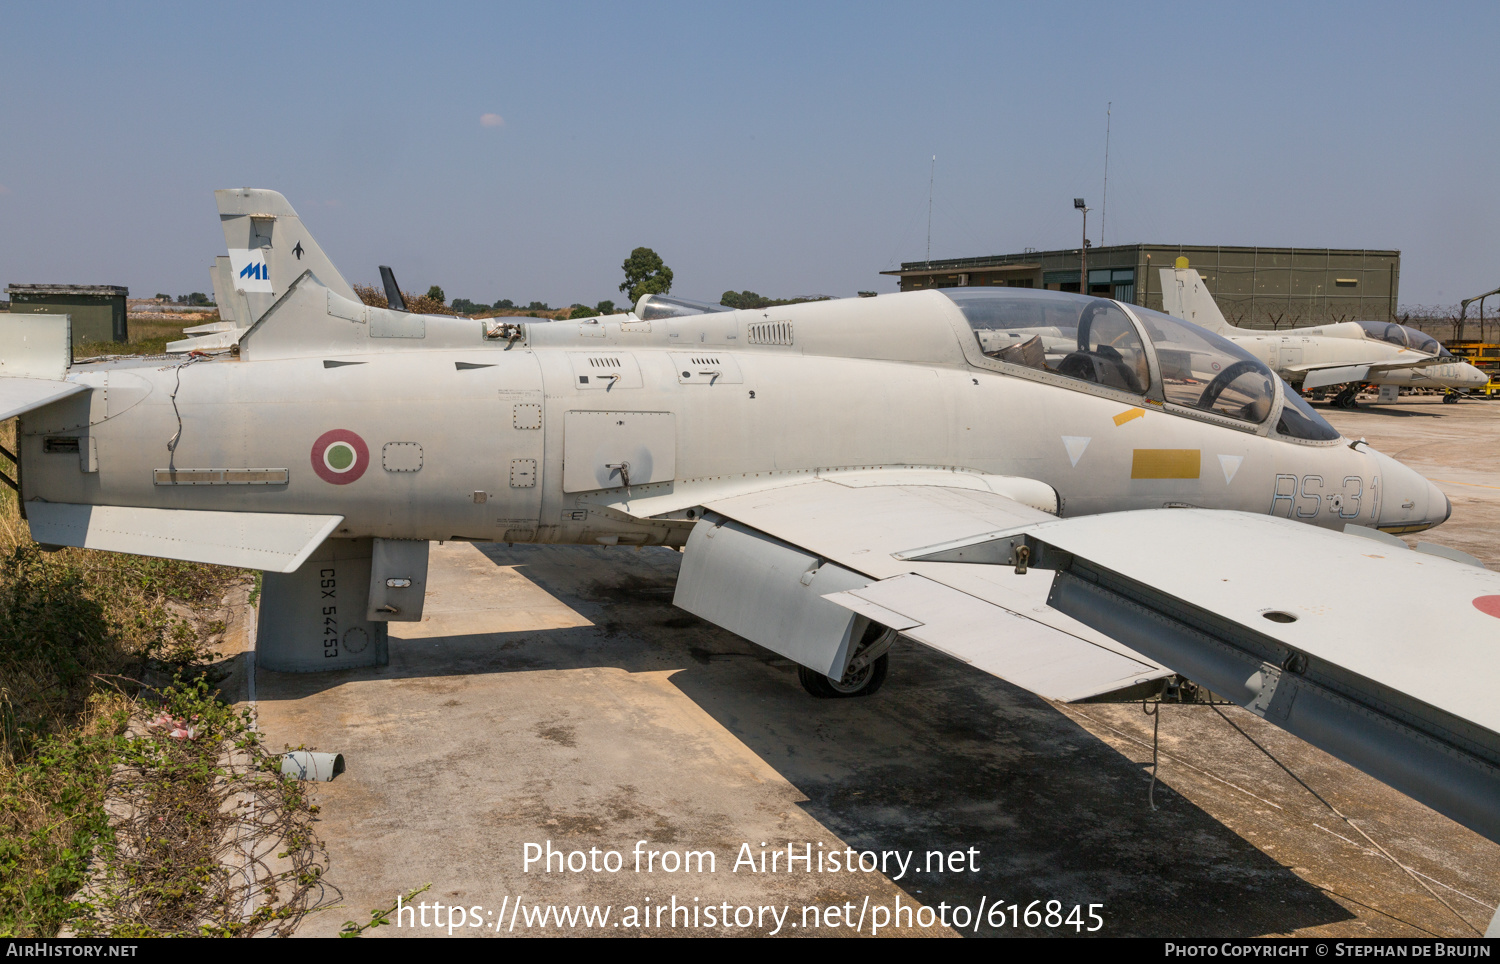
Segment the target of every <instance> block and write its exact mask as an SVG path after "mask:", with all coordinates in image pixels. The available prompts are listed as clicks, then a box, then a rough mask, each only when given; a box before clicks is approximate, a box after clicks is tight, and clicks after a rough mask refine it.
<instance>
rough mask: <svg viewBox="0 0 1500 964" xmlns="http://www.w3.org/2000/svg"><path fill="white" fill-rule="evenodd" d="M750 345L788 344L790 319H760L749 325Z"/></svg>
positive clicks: (789, 341) (789, 339)
mask: <svg viewBox="0 0 1500 964" xmlns="http://www.w3.org/2000/svg"><path fill="white" fill-rule="evenodd" d="M749 329H750V339H749V340H750V344H752V345H790V344H791V343H792V323H791V322H790V321H762V322H756V323H755V324H753V325H750V326H749Z"/></svg>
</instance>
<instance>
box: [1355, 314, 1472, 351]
mask: <svg viewBox="0 0 1500 964" xmlns="http://www.w3.org/2000/svg"><path fill="white" fill-rule="evenodd" d="M1355 324H1356V325H1359V327H1361V328H1363V329H1364V330H1365V337H1366V338H1373V339H1375V340H1376V341H1384V342H1389V343H1391V344H1392V345H1398V346H1400V347H1402V348H1410V349H1411V350H1412V351H1420V352H1426V353H1427V354H1429V355H1449V354H1452V353H1451V352H1449V351H1448V349H1446V348H1444V347H1443V346H1442V345H1441V344H1440V343H1439V342H1438V340H1437V339H1436V338H1434V337H1432V336H1431V335H1429V334H1427V333H1426V332H1425V331H1418V330H1417V329H1415V328H1408V327H1406V326H1405V325H1398V324H1396V323H1395V322H1394V321H1356V322H1355Z"/></svg>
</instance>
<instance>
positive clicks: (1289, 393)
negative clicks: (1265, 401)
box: [1276, 382, 1339, 442]
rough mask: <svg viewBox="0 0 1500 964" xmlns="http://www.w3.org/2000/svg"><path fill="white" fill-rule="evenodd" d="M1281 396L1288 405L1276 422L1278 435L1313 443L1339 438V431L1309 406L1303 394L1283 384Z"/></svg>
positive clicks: (1283, 407)
mask: <svg viewBox="0 0 1500 964" xmlns="http://www.w3.org/2000/svg"><path fill="white" fill-rule="evenodd" d="M1281 394H1282V396H1283V397H1284V398H1285V399H1286V404H1285V405H1283V406H1282V407H1281V418H1280V419H1278V420H1277V422H1276V431H1277V433H1278V434H1280V435H1285V436H1287V437H1288V438H1301V439H1307V440H1309V441H1312V442H1328V441H1332V440H1333V439H1336V438H1338V437H1339V433H1338V430H1337V429H1335V428H1334V427H1333V426H1332V425H1329V424H1328V422H1327V420H1326V419H1324V418H1323V416H1321V415H1319V414H1318V413H1317V412H1316V411H1314V410H1313V407H1312V406H1311V405H1309V404H1307V401H1306V400H1305V399H1304V398H1303V397H1302V393H1301V392H1299V391H1297V390H1296V389H1295V388H1293V387H1292V386H1290V385H1288V384H1287V383H1286V382H1282V383H1281Z"/></svg>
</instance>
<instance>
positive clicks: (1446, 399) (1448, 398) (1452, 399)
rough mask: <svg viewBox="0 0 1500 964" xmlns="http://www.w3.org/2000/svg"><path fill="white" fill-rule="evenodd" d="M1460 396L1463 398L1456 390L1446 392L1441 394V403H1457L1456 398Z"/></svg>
mask: <svg viewBox="0 0 1500 964" xmlns="http://www.w3.org/2000/svg"><path fill="white" fill-rule="evenodd" d="M1460 398H1463V396H1462V395H1460V394H1459V393H1458V392H1448V393H1447V394H1446V395H1444V396H1443V404H1444V405H1457V404H1458V400H1459V399H1460Z"/></svg>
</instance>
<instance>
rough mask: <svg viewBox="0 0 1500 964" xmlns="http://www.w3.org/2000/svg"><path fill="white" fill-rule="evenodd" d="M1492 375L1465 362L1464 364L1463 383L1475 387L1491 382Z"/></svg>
mask: <svg viewBox="0 0 1500 964" xmlns="http://www.w3.org/2000/svg"><path fill="white" fill-rule="evenodd" d="M1489 380H1490V376H1488V375H1486V374H1485V373H1484V372H1482V371H1480V370H1479V369H1477V368H1475V367H1474V366H1473V365H1470V364H1469V363H1467V362H1465V363H1464V366H1463V383H1464V384H1465V385H1470V386H1473V387H1476V388H1477V387H1479V386H1482V385H1485V384H1487V383H1488V382H1489Z"/></svg>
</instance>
